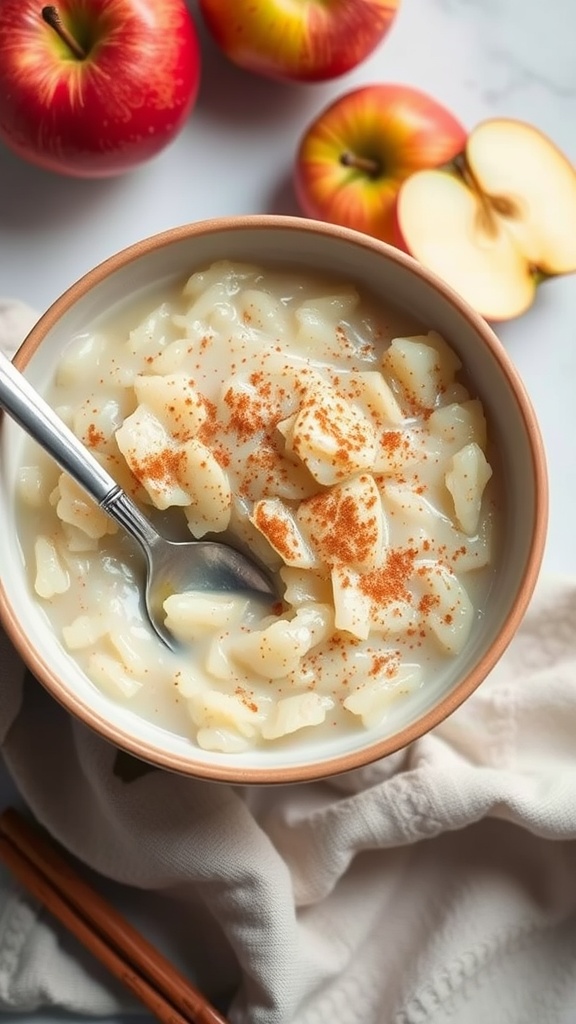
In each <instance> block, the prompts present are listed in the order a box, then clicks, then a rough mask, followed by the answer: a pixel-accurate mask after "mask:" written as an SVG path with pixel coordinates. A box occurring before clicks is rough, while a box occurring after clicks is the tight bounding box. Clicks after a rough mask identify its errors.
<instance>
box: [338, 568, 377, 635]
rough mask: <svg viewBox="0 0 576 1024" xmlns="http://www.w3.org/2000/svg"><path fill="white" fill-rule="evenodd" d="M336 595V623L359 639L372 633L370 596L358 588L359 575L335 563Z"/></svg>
mask: <svg viewBox="0 0 576 1024" xmlns="http://www.w3.org/2000/svg"><path fill="white" fill-rule="evenodd" d="M331 579H332V592H333V595H334V613H335V617H334V625H335V626H336V629H340V630H342V631H343V632H345V633H351V634H352V636H355V637H357V638H358V640H366V639H367V638H368V636H369V634H370V625H371V624H370V605H371V601H370V598H369V597H367V596H366V594H363V593H362V592H361V591H360V590H359V589H358V582H359V575H358V573H356V572H353V570H351V569H349V568H347V567H346V566H343V565H335V566H334V568H333V569H332V573H331Z"/></svg>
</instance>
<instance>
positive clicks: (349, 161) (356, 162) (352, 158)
mask: <svg viewBox="0 0 576 1024" xmlns="http://www.w3.org/2000/svg"><path fill="white" fill-rule="evenodd" d="M340 163H341V164H342V166H343V167H354V168H355V169H356V170H357V171H366V173H367V174H369V175H370V177H371V178H377V177H378V175H379V174H380V173H381V171H382V167H381V166H380V164H379V163H378V161H377V160H372V159H371V158H370V157H367V156H356V153H350V152H348V153H342V156H341V157H340Z"/></svg>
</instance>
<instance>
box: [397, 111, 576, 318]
mask: <svg viewBox="0 0 576 1024" xmlns="http://www.w3.org/2000/svg"><path fill="white" fill-rule="evenodd" d="M396 216H397V229H398V235H397V241H398V243H399V245H400V246H401V247H402V248H404V249H406V251H408V252H409V253H411V254H412V255H413V256H415V257H416V259H417V260H418V261H419V262H420V263H422V264H423V265H424V266H426V267H427V268H428V269H430V270H432V271H434V272H435V273H436V274H438V275H439V276H440V277H442V278H443V279H444V280H445V281H446V282H447V283H448V284H450V285H451V286H452V287H453V288H454V289H455V290H456V291H457V292H459V293H460V295H461V296H462V297H463V298H465V299H466V300H467V301H468V302H469V304H470V305H471V306H472V307H473V308H474V309H476V310H477V311H478V312H479V313H481V314H482V315H483V316H484V317H485V318H486V319H488V320H493V321H499V320H508V319H511V318H512V317H516V316H520V315H521V314H522V313H524V312H525V311H526V310H527V309H528V308H529V307H530V305H531V304H532V303H533V301H534V298H535V294H536V289H537V286H538V284H539V283H540V281H541V280H542V279H543V278H545V277H550V276H555V275H558V274H566V273H571V272H574V271H576V171H575V170H574V168H573V167H572V165H571V164H570V163H569V161H568V160H567V159H566V157H565V156H564V155H563V154H562V153H561V152H560V150H558V149H557V147H556V146H555V145H554V144H553V143H552V142H551V141H550V139H548V138H547V137H546V136H545V135H543V134H542V133H541V132H540V131H538V130H537V129H536V128H534V127H533V126H531V125H529V124H525V123H523V122H521V121H515V120H510V119H504V118H501V119H500V118H499V119H492V120H488V121H484V122H482V123H481V124H480V125H478V126H477V127H476V128H475V129H474V130H473V131H472V132H471V134H470V136H469V138H468V140H467V143H466V146H465V148H464V152H463V154H462V155H461V156H460V157H459V158H458V159H457V160H456V161H455V162H454V163H453V165H452V166H451V167H448V168H446V169H442V170H435V171H421V172H420V173H418V174H415V175H414V176H413V177H412V178H410V179H409V180H408V181H406V182H405V183H404V185H403V186H402V188H401V190H400V192H399V195H398V202H397V210H396Z"/></svg>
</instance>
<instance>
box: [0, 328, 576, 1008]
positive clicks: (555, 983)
mask: <svg viewBox="0 0 576 1024" xmlns="http://www.w3.org/2000/svg"><path fill="white" fill-rule="evenodd" d="M8 315H9V316H10V318H11V320H10V323H11V325H12V326H11V329H10V330H11V333H10V335H9V336H8V335H7V332H6V331H4V344H5V345H6V341H8V342H9V343H13V342H15V341H16V340H18V337H17V335H16V333H15V331H16V328H15V327H14V325H15V324H16V323H24V321H25V320H26V311H25V310H23V309H22V308H20V309H19V310H18V315H16V311H15V310H12V311H11V312H10V310H8ZM20 318H22V319H20ZM5 322H8V321H7V320H5ZM1 337H2V330H0V338H1ZM0 646H1V650H0V666H1V668H0V675H1V679H0V743H1V745H2V750H3V754H4V758H5V762H6V765H7V767H8V769H9V771H10V773H11V775H12V777H13V779H14V780H15V783H16V785H17V787H18V789H19V791H20V793H21V794H22V797H23V799H24V801H25V802H26V804H27V805H28V807H29V808H30V809H31V811H32V812H33V814H34V815H35V816H36V817H37V818H38V819H39V821H40V822H41V823H42V824H43V825H44V826H46V827H47V828H48V829H49V831H50V832H51V833H52V834H53V835H54V836H55V837H56V838H57V839H58V840H59V841H60V842H61V843H63V844H64V846H66V847H67V848H68V849H69V850H70V851H72V852H73V853H74V854H75V855H76V856H77V857H78V858H80V860H82V861H83V862H84V863H85V864H87V865H90V866H91V868H93V869H96V870H97V871H98V872H100V873H101V874H102V875H103V876H105V877H106V878H108V879H113V880H114V881H115V882H116V883H122V885H120V886H118V885H116V886H114V887H113V890H112V891H113V896H114V898H115V899H116V901H117V902H118V903H120V904H121V905H122V904H123V902H125V901H128V903H129V904H130V906H131V908H132V911H133V913H135V914H136V917H137V919H138V921H139V923H140V925H141V926H142V927H143V929H145V930H147V931H148V932H149V933H150V932H152V933H153V934H154V937H155V938H156V940H159V941H160V942H161V943H162V945H163V946H164V947H165V948H166V950H167V951H169V952H170V955H173V956H174V957H175V959H178V960H179V961H180V963H181V964H183V965H184V967H185V969H186V970H187V971H188V972H189V973H190V975H191V976H193V977H194V978H196V979H197V981H198V982H199V984H200V985H202V986H203V988H204V990H205V991H206V992H207V993H208V994H209V995H210V996H211V997H212V998H214V999H217V1000H218V1001H220V1003H224V1002H225V1001H226V999H227V995H228V994H229V993H232V999H231V1005H230V1007H229V1011H228V1012H229V1016H230V1019H231V1020H232V1021H234V1022H235V1024H240V1022H242V1024H248V1022H250V1024H324V1022H325V1024H425V1022H426V1024H454V1022H457V1024H482V1022H485V1021H486V1022H490V1024H500V1022H502V1024H532V1022H534V1024H556V1022H561V1024H574V1021H576V844H575V843H574V839H575V838H576V583H574V582H571V581H568V580H566V581H563V580H554V581H546V582H543V583H541V585H540V587H539V591H538V593H537V595H536V597H535V599H534V601H533V603H532V607H531V610H530V612H529V614H528V615H527V617H526V619H525V621H524V624H523V626H522V627H521V629H520V631H519V633H518V635H517V637H516V638H515V640H514V642H513V644H512V645H511V647H510V648H509V650H508V652H507V653H506V655H505V656H504V658H503V659H502V661H501V662H500V664H499V666H498V667H497V669H496V670H495V671H494V672H493V673H492V675H491V676H490V678H489V679H488V680H487V681H486V682H485V683H484V684H483V685H482V686H481V687H480V689H479V690H478V691H477V693H476V694H475V695H474V696H473V697H472V698H471V699H470V700H469V701H468V702H467V703H466V704H465V705H464V706H463V707H462V708H461V709H459V710H458V711H457V712H456V713H455V714H454V715H452V717H451V718H449V719H448V720H447V721H446V722H445V723H444V724H443V725H442V726H441V727H440V728H438V729H436V730H435V731H434V732H433V733H431V734H430V735H428V736H426V737H424V738H423V739H421V740H419V741H418V742H417V743H414V744H413V745H412V747H410V748H409V749H408V750H406V751H404V752H401V753H399V754H397V755H394V756H393V757H390V758H388V759H385V760H383V761H380V762H379V763H377V764H375V765H373V766H371V767H369V768H366V769H364V770H360V771H356V772H352V773H350V774H348V775H345V776H341V777H339V778H336V779H333V780H331V781H330V782H324V783H321V782H320V783H310V784H306V785H301V786H287V787H281V788H233V787H230V786H225V785H215V784H209V783H204V782H199V781H194V780H192V779H188V778H182V777H179V776H175V775H170V774H168V773H165V772H161V771H154V770H149V769H146V767H145V766H139V764H138V762H135V761H132V760H131V759H128V758H125V757H123V756H120V757H119V756H118V754H117V752H116V751H115V750H114V749H113V748H112V747H111V746H110V745H109V744H107V743H106V742H104V741H103V740H101V739H99V738H98V737H97V736H96V735H94V734H93V733H92V732H90V731H89V730H88V729H86V728H85V727H84V726H82V725H81V724H79V723H78V722H77V721H74V720H73V719H71V718H70V717H69V716H68V715H67V714H66V713H65V712H64V711H63V710H62V709H61V708H60V707H59V706H57V705H56V704H55V703H54V702H53V701H52V700H51V698H50V697H49V696H48V695H47V694H46V693H45V691H44V690H43V689H42V687H41V686H40V685H39V684H38V683H36V681H35V680H33V679H32V678H31V677H30V676H26V678H24V677H25V673H24V672H23V669H22V666H21V664H20V663H19V661H18V658H17V656H16V655H15V654H14V652H13V651H12V650H11V648H10V646H9V644H8V642H7V641H6V639H5V638H2V641H1V644H0ZM130 776H131V778H130ZM98 884H99V885H104V884H106V883H104V882H103V881H102V880H101V879H99V880H98ZM128 887H130V888H128ZM109 891H110V890H108V892H109ZM0 913H1V916H0V1008H2V1009H3V1010H4V1012H6V1013H7V1014H9V1015H10V1016H11V1019H14V1011H15V1010H20V1009H31V1008H36V1007H40V1006H46V1005H51V1006H62V1007H65V1008H68V1009H70V1010H73V1011H75V1012H76V1013H77V1014H78V1013H91V1014H106V1013H111V1012H113V1011H115V1010H117V1009H118V1008H119V1006H121V1005H127V1004H122V1003H121V1000H122V998H123V997H122V995H121V994H120V993H119V991H118V989H117V987H116V986H115V985H114V984H112V983H111V982H108V980H107V978H106V976H105V975H104V974H103V973H102V972H101V971H100V970H99V969H98V968H96V967H94V965H93V964H92V963H91V961H90V958H89V957H87V956H85V955H84V953H83V952H82V951H81V950H80V949H79V948H78V947H77V946H76V945H75V944H74V943H73V942H70V941H68V940H67V939H66V938H64V937H63V935H62V933H61V932H60V931H59V929H58V928H57V926H56V925H53V924H52V923H51V921H50V920H49V919H48V918H46V917H43V916H42V915H39V913H38V910H37V908H36V907H35V906H34V905H33V904H32V903H29V902H28V900H27V899H26V898H25V897H24V896H23V895H22V894H21V893H19V892H18V890H17V889H16V887H14V888H13V889H12V888H11V887H9V886H7V887H6V891H5V892H4V894H3V904H2V910H1V912H0Z"/></svg>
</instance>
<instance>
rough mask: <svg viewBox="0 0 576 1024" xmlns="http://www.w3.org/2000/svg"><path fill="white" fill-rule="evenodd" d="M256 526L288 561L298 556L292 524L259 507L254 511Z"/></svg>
mask: <svg viewBox="0 0 576 1024" xmlns="http://www.w3.org/2000/svg"><path fill="white" fill-rule="evenodd" d="M254 524H255V526H256V527H257V528H258V529H259V530H260V533H263V534H264V536H265V537H267V538H268V540H269V541H270V543H271V545H272V547H273V548H274V549H275V550H276V551H277V552H278V554H279V555H280V556H281V557H282V558H283V559H284V561H286V560H287V559H290V558H292V557H293V556H294V555H295V554H296V546H295V543H294V537H293V535H292V532H291V530H290V523H289V522H288V521H287V520H286V519H281V518H280V516H274V515H270V514H269V513H268V512H266V509H265V508H262V506H261V505H257V506H256V509H255V511H254Z"/></svg>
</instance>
